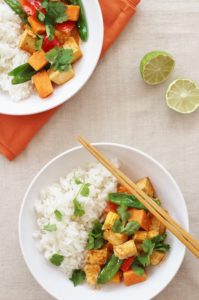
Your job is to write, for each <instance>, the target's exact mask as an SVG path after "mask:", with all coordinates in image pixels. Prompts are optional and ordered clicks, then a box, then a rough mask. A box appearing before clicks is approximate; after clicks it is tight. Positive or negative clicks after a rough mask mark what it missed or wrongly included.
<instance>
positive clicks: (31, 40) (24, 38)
mask: <svg viewBox="0 0 199 300" xmlns="http://www.w3.org/2000/svg"><path fill="white" fill-rule="evenodd" d="M35 42H36V35H35V34H34V33H33V32H32V31H31V30H28V29H25V30H24V32H23V34H22V35H21V37H20V42H19V48H20V49H22V50H24V51H27V52H29V53H31V54H32V53H34V52H35V51H36V50H35Z"/></svg>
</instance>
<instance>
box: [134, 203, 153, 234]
mask: <svg viewBox="0 0 199 300" xmlns="http://www.w3.org/2000/svg"><path fill="white" fill-rule="evenodd" d="M129 212H130V214H131V216H130V218H129V221H137V222H138V223H139V224H140V226H141V227H142V228H143V229H144V230H146V231H148V230H149V226H150V218H149V216H148V215H147V213H146V211H145V210H143V209H135V208H133V209H130V210H129Z"/></svg>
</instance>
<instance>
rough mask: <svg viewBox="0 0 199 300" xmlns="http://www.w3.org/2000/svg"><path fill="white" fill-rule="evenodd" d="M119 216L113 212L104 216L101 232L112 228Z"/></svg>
mask: <svg viewBox="0 0 199 300" xmlns="http://www.w3.org/2000/svg"><path fill="white" fill-rule="evenodd" d="M119 218H120V217H119V215H118V214H116V213H115V212H112V211H109V213H108V214H107V216H106V219H105V222H104V224H103V227H102V229H103V230H109V229H111V228H112V227H113V225H114V223H115V221H116V220H119Z"/></svg>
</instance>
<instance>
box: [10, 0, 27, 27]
mask: <svg viewBox="0 0 199 300" xmlns="http://www.w3.org/2000/svg"><path fill="white" fill-rule="evenodd" d="M4 1H5V3H6V4H8V6H10V8H11V9H12V10H13V11H14V12H15V13H16V14H17V15H18V16H19V17H20V18H21V20H22V22H23V23H26V22H27V14H26V13H25V12H24V10H23V8H22V6H21V4H20V3H19V1H17V0H4Z"/></svg>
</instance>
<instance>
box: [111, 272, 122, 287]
mask: <svg viewBox="0 0 199 300" xmlns="http://www.w3.org/2000/svg"><path fill="white" fill-rule="evenodd" d="M121 278H122V274H121V272H120V271H118V272H117V273H116V274H115V276H114V277H113V278H112V279H111V281H110V282H111V283H116V284H119V283H120V281H121Z"/></svg>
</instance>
